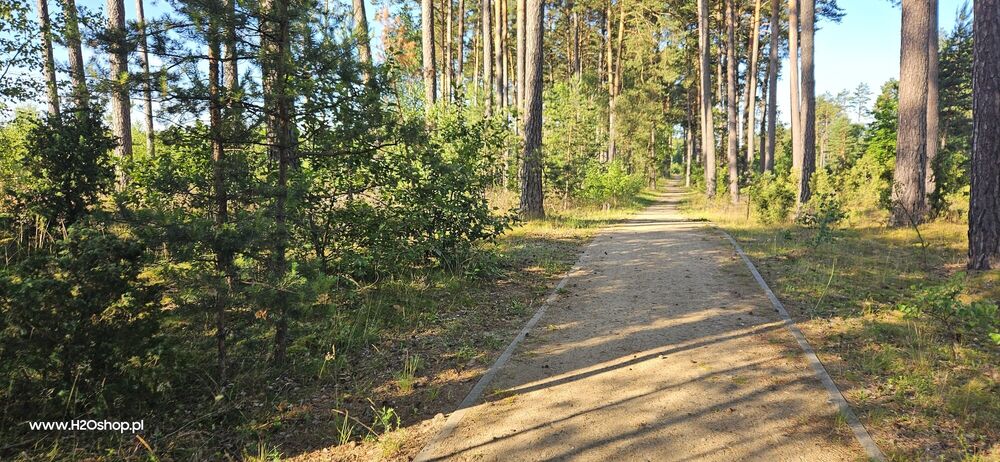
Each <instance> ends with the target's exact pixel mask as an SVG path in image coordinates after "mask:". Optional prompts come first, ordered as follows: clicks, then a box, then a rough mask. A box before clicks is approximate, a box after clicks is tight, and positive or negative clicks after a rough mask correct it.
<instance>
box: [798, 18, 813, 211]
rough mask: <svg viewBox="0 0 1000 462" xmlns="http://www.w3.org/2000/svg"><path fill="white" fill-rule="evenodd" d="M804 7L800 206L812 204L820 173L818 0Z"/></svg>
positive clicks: (802, 22)
mask: <svg viewBox="0 0 1000 462" xmlns="http://www.w3.org/2000/svg"><path fill="white" fill-rule="evenodd" d="M800 1H801V5H802V10H801V12H802V17H801V27H802V34H801V39H802V93H801V94H800V97H801V101H802V105H801V117H802V122H801V123H800V124H799V126H800V137H801V145H802V148H801V151H802V158H801V160H802V162H801V165H800V166H801V168H800V169H799V195H798V202H799V204H804V203H806V201H808V200H809V195H810V191H809V179H810V178H812V174H813V172H815V171H816V66H815V63H814V59H815V46H814V43H815V37H816V0H800Z"/></svg>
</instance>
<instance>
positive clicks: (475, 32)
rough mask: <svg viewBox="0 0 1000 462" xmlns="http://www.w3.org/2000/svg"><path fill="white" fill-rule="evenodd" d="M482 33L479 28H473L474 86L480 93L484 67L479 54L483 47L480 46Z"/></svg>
mask: <svg viewBox="0 0 1000 462" xmlns="http://www.w3.org/2000/svg"><path fill="white" fill-rule="evenodd" d="M480 35H481V34H480V33H479V31H478V30H476V29H475V28H473V32H472V87H473V88H474V89H476V92H477V94H478V91H479V89H481V88H482V85H481V84H480V83H481V82H480V77H479V71H480V70H481V69H482V68H483V67H482V66H480V62H479V55H480V54H482V47H480V46H479V40H480Z"/></svg>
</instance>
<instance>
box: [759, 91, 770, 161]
mask: <svg viewBox="0 0 1000 462" xmlns="http://www.w3.org/2000/svg"><path fill="white" fill-rule="evenodd" d="M761 91H762V92H764V94H763V95H761V98H760V105H759V107H758V110H760V128H759V133H760V134H759V136H760V138H758V142H757V150H758V151H760V152H759V154H758V157H759V158H760V164H759V165H758V168H759V171H760V172H761V173H764V171H765V170H764V168H765V167H766V164H765V162H766V156H767V121H768V118H767V98H768V93H767V86H766V85H763V84H762V85H761Z"/></svg>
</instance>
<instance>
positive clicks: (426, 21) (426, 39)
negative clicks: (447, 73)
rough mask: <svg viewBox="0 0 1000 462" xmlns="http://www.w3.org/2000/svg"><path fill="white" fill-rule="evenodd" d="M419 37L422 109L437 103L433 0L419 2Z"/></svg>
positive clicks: (429, 108) (427, 108)
mask: <svg viewBox="0 0 1000 462" xmlns="http://www.w3.org/2000/svg"><path fill="white" fill-rule="evenodd" d="M420 36H421V39H420V40H421V45H422V47H421V50H422V55H423V77H424V108H425V110H426V111H427V112H430V110H431V107H432V106H434V103H435V102H437V68H436V66H435V64H436V63H435V61H434V0H421V2H420Z"/></svg>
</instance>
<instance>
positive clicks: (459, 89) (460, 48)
mask: <svg viewBox="0 0 1000 462" xmlns="http://www.w3.org/2000/svg"><path fill="white" fill-rule="evenodd" d="M455 38H456V39H457V41H456V44H455V45H456V50H455V51H456V52H457V53H456V54H455V60H456V61H457V62H456V63H455V81H454V82H453V84H454V86H455V97H456V98H458V95H459V93H464V88H465V85H464V82H465V74H464V72H465V69H464V67H463V63H464V62H465V0H458V36H457V37H455Z"/></svg>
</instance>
